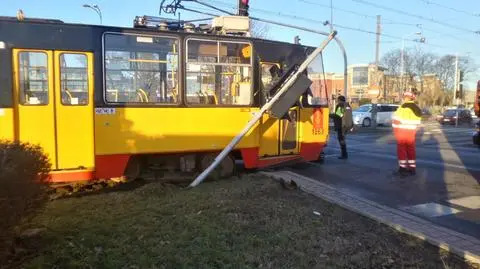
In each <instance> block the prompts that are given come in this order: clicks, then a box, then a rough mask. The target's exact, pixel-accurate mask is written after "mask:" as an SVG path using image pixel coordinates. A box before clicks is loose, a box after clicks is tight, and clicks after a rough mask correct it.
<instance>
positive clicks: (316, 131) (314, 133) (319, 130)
mask: <svg viewBox="0 0 480 269" xmlns="http://www.w3.org/2000/svg"><path fill="white" fill-rule="evenodd" d="M312 134H313V135H322V134H323V129H312Z"/></svg>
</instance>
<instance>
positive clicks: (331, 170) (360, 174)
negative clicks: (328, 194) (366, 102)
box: [290, 122, 480, 239]
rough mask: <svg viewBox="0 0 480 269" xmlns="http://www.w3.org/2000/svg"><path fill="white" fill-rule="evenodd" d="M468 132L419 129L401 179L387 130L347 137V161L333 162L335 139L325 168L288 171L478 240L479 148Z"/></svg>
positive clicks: (426, 125)
mask: <svg viewBox="0 0 480 269" xmlns="http://www.w3.org/2000/svg"><path fill="white" fill-rule="evenodd" d="M472 132H473V129H472V128H471V127H469V126H460V127H457V128H456V127H454V126H440V125H439V124H437V123H435V122H427V123H424V126H423V127H422V129H421V130H420V131H419V133H418V136H417V175H416V176H409V177H405V178H401V177H398V176H395V175H393V172H394V171H396V170H397V169H398V164H397V157H396V143H395V140H394V137H393V134H392V132H391V128H379V129H378V130H360V131H359V132H356V133H354V134H350V135H348V136H347V146H348V151H349V159H348V160H339V159H337V156H338V155H339V147H338V142H337V140H336V139H337V138H336V136H335V134H333V133H332V134H331V136H330V141H329V146H328V147H327V149H326V150H325V154H326V160H325V163H323V164H319V163H309V164H307V165H301V166H296V167H294V168H290V169H291V170H292V171H293V172H296V173H299V174H302V175H304V176H308V177H310V178H313V179H316V180H319V181H321V182H323V183H326V184H329V185H331V186H334V187H336V188H340V189H342V190H344V191H348V192H350V193H353V194H356V195H360V196H361V197H363V198H366V199H370V200H373V201H376V202H378V203H381V204H384V205H387V206H390V207H394V208H397V209H401V210H404V211H407V212H409V213H412V214H415V215H417V216H420V217H423V218H426V219H429V220H431V221H433V222H435V223H437V224H440V225H443V226H445V227H448V228H450V229H453V230H456V231H458V232H461V233H464V234H468V235H470V236H473V237H476V238H478V239H480V148H479V147H477V146H474V145H473V144H472V138H471V135H472Z"/></svg>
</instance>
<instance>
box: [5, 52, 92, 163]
mask: <svg viewBox="0 0 480 269" xmlns="http://www.w3.org/2000/svg"><path fill="white" fill-rule="evenodd" d="M13 66H14V76H15V79H14V81H15V83H14V93H15V94H14V95H15V98H14V100H15V120H16V125H15V137H16V139H17V140H20V141H22V142H29V143H33V144H39V145H40V146H41V147H42V148H43V150H44V152H45V153H46V154H48V156H49V158H50V161H51V164H52V169H55V170H61V169H93V167H94V158H95V157H94V138H93V128H94V127H93V126H94V114H93V83H94V81H93V55H92V54H91V53H88V52H70V51H52V50H26V49H14V51H13Z"/></svg>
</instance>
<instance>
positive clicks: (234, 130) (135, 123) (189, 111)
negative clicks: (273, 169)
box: [95, 107, 259, 178]
mask: <svg viewBox="0 0 480 269" xmlns="http://www.w3.org/2000/svg"><path fill="white" fill-rule="evenodd" d="M255 110H257V111H258V109H255V108H251V109H250V108H219V107H217V108H128V107H127V108H118V107H117V108H113V107H112V108H97V109H96V115H95V145H96V166H97V167H96V170H97V171H96V174H97V177H99V178H108V177H118V176H122V175H123V171H124V170H125V168H126V166H127V163H128V160H129V159H130V158H131V157H132V156H135V155H143V154H162V155H169V154H177V153H184V154H188V153H202V152H218V151H221V150H222V149H223V148H224V147H225V146H226V145H227V144H228V143H229V142H230V141H231V139H232V137H235V136H236V135H237V134H238V133H239V132H240V131H241V130H242V129H243V127H244V126H245V125H246V123H247V122H248V121H249V120H250V119H251V117H252V113H253V112H254V111H255ZM258 133H259V132H258V128H257V127H255V128H253V129H252V131H250V132H249V134H247V136H245V138H244V139H242V141H241V142H240V143H239V144H238V145H237V148H255V147H258Z"/></svg>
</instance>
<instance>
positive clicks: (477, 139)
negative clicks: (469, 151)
mask: <svg viewBox="0 0 480 269" xmlns="http://www.w3.org/2000/svg"><path fill="white" fill-rule="evenodd" d="M472 138H473V144H474V145H477V146H480V121H479V122H477V124H476V125H475V130H474V131H473V136H472Z"/></svg>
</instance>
